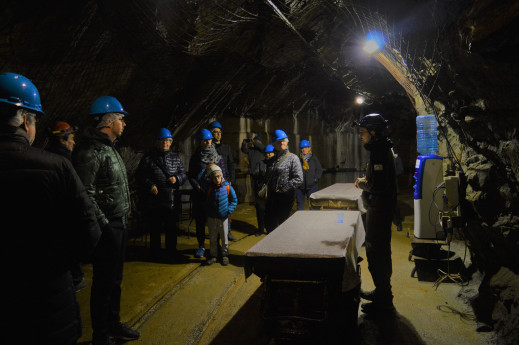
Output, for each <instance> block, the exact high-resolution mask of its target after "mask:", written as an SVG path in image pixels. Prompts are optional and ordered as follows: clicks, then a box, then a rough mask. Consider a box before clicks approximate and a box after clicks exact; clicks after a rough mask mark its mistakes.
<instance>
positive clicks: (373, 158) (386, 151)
mask: <svg viewBox="0 0 519 345" xmlns="http://www.w3.org/2000/svg"><path fill="white" fill-rule="evenodd" d="M364 147H365V148H366V150H368V151H370V155H369V162H368V166H367V169H366V179H365V181H364V182H361V183H359V188H360V189H362V190H363V193H362V198H363V200H364V202H365V204H366V205H368V206H371V207H374V208H375V209H391V208H392V207H394V205H395V203H396V192H397V187H396V186H397V181H396V173H395V158H394V156H393V152H392V150H391V148H392V147H393V143H392V142H391V140H390V139H389V138H383V139H381V140H378V141H375V142H373V143H368V144H366V145H364Z"/></svg>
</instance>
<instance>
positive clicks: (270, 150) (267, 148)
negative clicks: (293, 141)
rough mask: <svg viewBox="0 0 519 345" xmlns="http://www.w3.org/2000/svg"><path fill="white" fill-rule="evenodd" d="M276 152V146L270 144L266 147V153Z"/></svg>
mask: <svg viewBox="0 0 519 345" xmlns="http://www.w3.org/2000/svg"><path fill="white" fill-rule="evenodd" d="M269 152H274V146H272V145H270V144H268V145H267V146H265V153H269Z"/></svg>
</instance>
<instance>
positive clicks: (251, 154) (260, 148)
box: [241, 141, 265, 176]
mask: <svg viewBox="0 0 519 345" xmlns="http://www.w3.org/2000/svg"><path fill="white" fill-rule="evenodd" d="M252 143H253V146H252V147H249V145H248V143H246V142H244V143H242V144H241V152H243V153H245V154H246V155H247V158H248V159H249V174H251V176H253V174H254V167H255V166H256V164H257V163H258V162H259V161H262V160H263V158H265V145H263V144H262V143H261V142H259V141H252Z"/></svg>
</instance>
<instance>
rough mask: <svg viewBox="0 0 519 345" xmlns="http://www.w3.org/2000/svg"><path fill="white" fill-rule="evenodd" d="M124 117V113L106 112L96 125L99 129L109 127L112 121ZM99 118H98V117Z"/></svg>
mask: <svg viewBox="0 0 519 345" xmlns="http://www.w3.org/2000/svg"><path fill="white" fill-rule="evenodd" d="M122 117H124V114H122V113H106V114H104V115H103V116H101V118H100V119H99V122H98V123H97V125H96V128H97V129H101V128H105V127H108V126H109V125H110V124H112V122H115V121H117V120H119V119H120V118H122ZM96 119H97V118H96Z"/></svg>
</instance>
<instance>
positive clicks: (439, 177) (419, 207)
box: [413, 155, 444, 239]
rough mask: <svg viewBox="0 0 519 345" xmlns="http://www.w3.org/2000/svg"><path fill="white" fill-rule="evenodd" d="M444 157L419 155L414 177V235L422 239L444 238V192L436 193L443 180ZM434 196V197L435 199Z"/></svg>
mask: <svg viewBox="0 0 519 345" xmlns="http://www.w3.org/2000/svg"><path fill="white" fill-rule="evenodd" d="M442 160H443V159H442V158H441V157H439V156H436V155H425V156H418V158H417V159H416V165H415V173H414V179H415V182H416V184H415V185H414V186H413V187H414V236H415V237H416V238H421V239H442V238H443V237H444V235H443V229H442V227H441V226H440V224H439V219H438V214H439V212H440V210H439V209H438V207H437V206H436V205H442V199H441V195H442V193H434V191H435V190H436V188H437V187H438V186H439V185H440V184H441V183H442V182H443V164H442ZM433 198H434V199H433Z"/></svg>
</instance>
